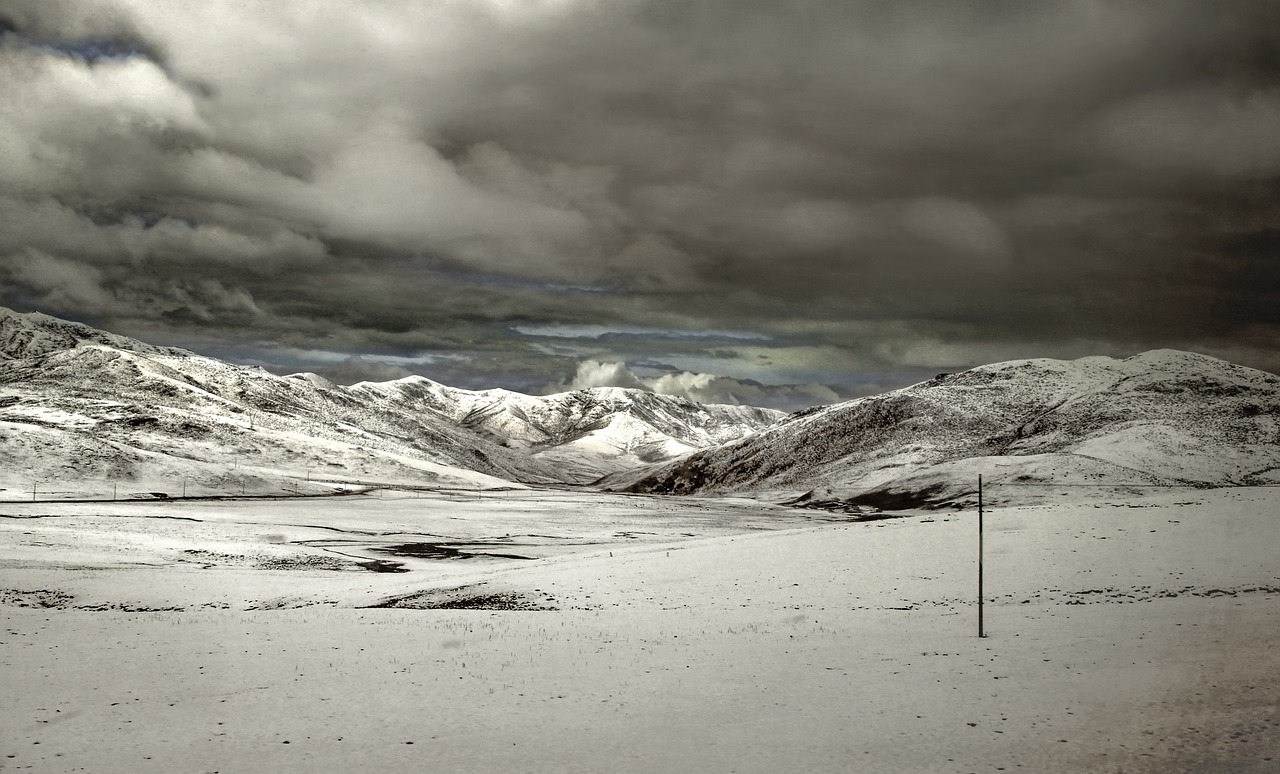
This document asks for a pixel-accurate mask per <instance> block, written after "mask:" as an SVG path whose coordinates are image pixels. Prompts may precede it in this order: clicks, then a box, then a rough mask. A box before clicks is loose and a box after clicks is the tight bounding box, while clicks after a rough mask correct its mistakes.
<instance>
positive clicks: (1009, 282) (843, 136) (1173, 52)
mask: <svg viewBox="0 0 1280 774" xmlns="http://www.w3.org/2000/svg"><path fill="white" fill-rule="evenodd" d="M1277 40H1280V3H1275V2H1270V1H1269V0H1256V2H1246V1H1244V0H1201V1H1198V2H1191V1H1190V0H1161V1H1160V2H1154V1H1151V0H1149V1H1146V2H1136V1H1128V0H1078V1H1076V0H1061V1H1060V2H1043V3H1039V2H1038V3H1027V2H1019V1H1015V0H1007V1H1006V0H938V1H937V2H916V1H914V0H894V1H893V2H890V1H888V0H881V1H867V2H854V1H853V0H813V1H806V0H759V1H757V0H696V1H695V2H676V1H675V0H362V1H359V2H357V1H356V0H323V1H321V0H202V1H201V2H187V1H185V0H183V1H178V0H77V2H48V0H0V304H2V305H4V306H8V307H10V308H13V309H16V310H19V311H33V310H38V311H42V312H45V313H48V314H52V315H56V316H60V317H66V318H71V319H75V320H80V321H83V322H87V323H89V324H92V325H96V326H98V327H102V328H106V329H108V330H111V331H114V332H117V333H124V334H127V335H131V336H136V337H138V338H141V339H143V340H146V341H149V342H152V343H156V344H167V345H176V346H183V347H186V348H188V349H192V350H194V351H196V352H200V353H202V354H208V355H212V356H216V357H221V358H224V359H228V360H232V361H234V362H240V363H248V364H257V365H262V366H263V367H265V368H267V369H268V370H271V371H273V372H276V373H291V372H297V371H314V372H316V373H320V374H322V375H325V376H328V377H329V378H332V379H334V380H336V381H339V382H342V383H350V382H353V381H358V380H366V379H374V380H383V379H394V378H399V377H403V376H407V375H410V374H423V375H425V376H428V377H430V378H432V379H435V380H437V381H440V382H443V383H446V384H451V385H454V386H458V387H466V388H471V389H481V388H489V387H505V388H509V389H516V390H520V391H524V392H530V393H538V394H541V393H548V392H555V391H560V390H565V389H572V388H577V387H588V386H629V387H640V388H644V389H650V390H655V391H658V392H663V393H667V394H675V395H683V396H686V397H691V398H693V399H695V400H702V401H706V402H730V403H750V404H755V405H765V406H772V407H777V408H783V409H787V410H793V409H798V408H802V407H805V406H809V405H816V404H825V403H831V402H835V401H838V400H843V399H848V398H852V397H857V396H860V395H866V394H871V393H875V392H880V391H883V390H887V389H892V388H896V387H901V386H905V385H907V384H911V383H914V382H918V381H921V380H924V379H927V378H929V377H931V376H933V375H934V374H936V373H939V372H945V371H955V370H960V369H964V368H968V367H972V366H974V365H979V364H983V363H989V362H996V361H1001V360H1010V359H1017V358H1025V357H1056V358H1074V357H1081V356H1086V355H1111V356H1128V355H1132V354H1136V353H1137V352H1141V351H1144V350H1147V349H1153V348H1162V347H1170V348H1176V349H1187V350H1192V351H1196V352H1202V353H1205V354H1209V355H1214V356H1217V357H1222V358H1225V359H1228V360H1231V361H1233V362H1237V363H1241V364H1244V365H1249V366H1253V367H1257V368H1262V369H1265V370H1269V371H1272V372H1276V371H1280V262H1278V256H1277V252H1278V250H1280V48H1278V47H1277V45H1276V41H1277Z"/></svg>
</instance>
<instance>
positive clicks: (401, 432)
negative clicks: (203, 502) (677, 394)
mask: <svg viewBox="0 0 1280 774" xmlns="http://www.w3.org/2000/svg"><path fill="white" fill-rule="evenodd" d="M780 416H781V414H779V413H777V412H770V411H766V410H758V409H750V408H744V407H736V406H733V407H704V406H700V405H698V404H694V403H690V402H688V401H680V400H678V399H674V398H667V397H664V396H657V395H653V394H651V393H646V392H643V391H633V390H616V391H605V392H604V393H602V392H601V391H599V390H586V391H580V392H575V393H564V394H562V395H554V396H546V397H534V396H525V395H517V394H515V393H505V392H502V391H487V392H481V393H474V392H470V391H467V390H458V389H454V388H449V387H445V386H444V385H438V384H436V383H434V382H431V381H430V380H427V379H423V378H420V377H415V378H411V379H407V380H400V381H397V382H391V383H386V384H377V383H362V384H359V385H355V386H351V387H346V386H340V385H336V384H333V383H331V382H329V381H327V380H325V379H323V378H321V377H319V376H316V375H314V374H293V375H290V376H276V375H273V374H270V373H268V372H266V371H264V370H262V369H260V368H254V367H246V366H239V365H233V364H229V363H225V362H222V361H219V360H216V359H213V358H208V357H203V356H200V355H197V354H194V353H191V352H188V351H185V350H181V349H174V348H165V347H155V346H151V345H149V344H145V343H143V342H140V341H137V340H134V339H130V338H126V337H123V336H117V335H114V334H110V333H106V332H103V331H99V330H96V329H94V328H91V327H89V326H86V325H82V324H79V323H73V322H68V321H65V320H59V319H57V318H53V317H49V316H47V315H43V314H38V313H36V314H18V313H15V312H12V311H9V310H3V309H0V452H3V453H4V455H5V459H6V461H7V462H8V465H6V468H5V472H4V474H3V476H2V478H3V481H0V486H3V487H7V488H9V489H11V490H12V489H15V488H17V489H24V488H27V487H30V486H32V485H35V486H37V488H41V489H45V490H48V491H54V490H55V489H56V488H57V487H62V488H64V489H66V488H75V487H77V486H80V487H81V488H83V487H82V486H81V484H82V483H83V482H98V490H97V491H98V493H99V494H101V491H103V490H102V487H105V486H107V484H106V482H108V481H112V482H125V483H126V484H128V485H129V486H130V487H132V488H133V489H143V490H155V491H157V492H164V493H169V494H174V493H176V491H177V490H178V488H179V487H182V489H183V490H185V491H188V493H189V494H190V493H192V492H194V493H228V492H233V493H234V492H236V491H239V490H243V491H245V492H246V493H248V492H251V491H258V492H269V491H281V489H282V488H284V489H286V490H289V491H295V490H296V491H321V490H322V489H323V487H321V485H319V484H318V483H317V482H318V481H320V480H325V481H346V482H352V481H387V482H398V483H405V484H421V485H449V486H454V485H457V486H469V487H474V486H502V485H506V484H508V483H510V482H522V483H536V484H555V483H583V482H589V481H591V480H594V479H596V478H599V477H600V476H601V475H604V474H606V473H609V472H612V471H616V470H619V469H621V468H624V467H627V466H628V465H629V464H631V461H632V460H641V459H643V460H648V461H652V460H660V459H667V458H670V457H672V456H674V455H676V454H679V453H682V452H685V451H688V450H691V449H694V448H698V447H700V446H706V445H709V444H713V443H715V442H717V441H721V440H727V439H732V438H738V437H741V436H743V435H745V434H748V433H750V432H753V431H754V430H756V429H758V428H760V427H763V426H765V425H767V424H769V423H771V422H773V421H775V420H776V419H777V418H779V417H780ZM311 479H315V481H312V480H311ZM76 482H81V483H76ZM108 488H109V487H108Z"/></svg>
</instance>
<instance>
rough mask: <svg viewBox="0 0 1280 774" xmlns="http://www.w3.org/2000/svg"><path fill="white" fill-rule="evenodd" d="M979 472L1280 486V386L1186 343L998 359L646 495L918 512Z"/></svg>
mask: <svg viewBox="0 0 1280 774" xmlns="http://www.w3.org/2000/svg"><path fill="white" fill-rule="evenodd" d="M979 474H986V477H987V480H988V481H990V482H992V483H993V484H997V485H1001V484H1003V485H1005V488H1004V490H1003V494H1004V496H1007V495H1008V492H1009V491H1011V490H1012V489H1013V487H1009V486H1008V485H1009V484H1019V485H1022V486H1023V487H1024V488H1025V489H1026V490H1029V489H1030V487H1027V486H1026V485H1033V484H1046V483H1054V484H1062V483H1074V484H1080V483H1108V484H1122V483H1133V484H1156V483H1169V484H1193V485H1208V486H1215V485H1229V484H1257V483H1274V482H1280V377H1277V376H1275V375H1273V374H1269V373H1265V372H1263V371H1257V370H1253V369H1250V368H1244V367H1242V366H1237V365H1233V364H1231V363H1227V362H1225V361H1222V360H1217V359H1214V358H1211V357H1206V356H1204V355H1197V354H1192V353H1189V352H1179V351H1173V350H1155V351H1151V352H1146V353H1143V354H1141V355H1137V356H1135V357H1131V358H1128V359H1125V360H1115V359H1111V358H1106V357H1089V358H1083V359H1080V360H1074V361H1060V360H1046V359H1035V360H1018V361H1011V362H1007V363H996V364H994V365H988V366H982V367H979V368H975V369H973V370H971V371H966V372H963V373H958V374H943V375H939V376H938V377H936V378H934V379H931V380H929V381H927V382H924V383H922V384H917V385H915V386H912V387H907V388H905V389H901V390H897V391H894V392H890V393H886V394H884V395H877V396H874V397H868V398H861V399H858V400H853V401H849V402H846V403H840V404H836V405H833V406H826V407H822V408H818V409H812V410H809V411H807V412H800V413H798V414H795V415H792V416H791V417H789V418H788V419H787V420H785V421H784V422H782V423H780V424H778V425H775V426H774V427H772V428H770V429H768V430H765V431H763V432H761V433H759V434H757V435H754V436H751V437H749V438H746V439H743V440H740V441H736V442H733V443H730V444H727V445H724V446H721V447H717V448H714V449H708V450H704V451H701V452H697V453H694V454H692V455H690V456H688V457H686V458H683V459H681V460H679V461H676V462H674V463H670V464H667V465H664V466H660V467H655V468H651V469H650V470H649V471H648V474H647V475H646V476H645V477H643V478H641V479H640V480H638V481H637V482H635V483H634V484H633V486H632V487H631V488H632V489H634V490H636V491H644V492H673V493H693V492H771V493H774V494H777V495H790V496H799V497H801V498H802V501H808V502H813V501H829V502H843V503H855V504H857V503H860V504H866V505H871V506H877V507H911V506H913V505H929V504H932V505H937V504H942V503H948V502H950V503H955V502H958V501H960V500H965V501H968V500H971V499H972V489H973V488H974V484H975V483H976V480H977V476H978V475H979ZM1021 499H1025V498H1021Z"/></svg>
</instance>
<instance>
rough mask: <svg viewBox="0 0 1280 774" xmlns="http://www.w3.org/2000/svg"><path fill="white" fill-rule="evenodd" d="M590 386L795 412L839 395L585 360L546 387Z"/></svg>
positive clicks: (557, 389)
mask: <svg viewBox="0 0 1280 774" xmlns="http://www.w3.org/2000/svg"><path fill="white" fill-rule="evenodd" d="M593 387H627V388H631V389H638V390H646V391H648V392H656V393H658V394H659V395H673V396H677V397H681V398H687V399H688V400H692V401H695V402H697V403H724V404H730V405H746V406H764V407H766V408H780V409H783V410H794V409H797V408H803V407H806V406H812V405H815V404H821V403H835V402H837V401H839V400H840V399H841V398H840V396H839V395H838V394H837V393H836V392H835V391H834V390H832V389H831V388H830V387H826V386H824V385H821V384H781V385H771V384H761V383H759V382H754V381H742V380H739V379H733V378H730V377H726V376H716V375H714V374H704V373H692V372H690V371H677V372H674V373H665V374H660V375H658V376H652V377H641V376H637V375H636V374H635V373H634V372H633V371H631V369H630V368H628V367H627V365H626V364H625V363H616V362H615V363H609V362H601V361H598V360H584V361H582V362H580V363H578V368H577V371H576V373H575V374H574V375H573V378H571V379H569V380H568V381H567V382H561V383H559V384H553V385H548V386H547V387H546V388H545V391H546V392H563V391H568V390H585V389H591V388H593Z"/></svg>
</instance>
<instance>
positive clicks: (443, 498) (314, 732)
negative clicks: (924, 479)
mask: <svg viewBox="0 0 1280 774" xmlns="http://www.w3.org/2000/svg"><path fill="white" fill-rule="evenodd" d="M1278 504H1280V489H1277V488H1271V487H1250V488H1232V489H1213V490H1204V489H1187V490H1181V489H1155V490H1150V492H1149V493H1148V494H1145V495H1141V496H1130V497H1124V498H1122V497H1119V496H1114V497H1113V496H1110V495H1107V496H1099V497H1094V498H1092V499H1090V500H1088V501H1077V502H1073V501H1070V500H1063V501H1061V502H1057V503H1049V504H1041V505H1024V506H1019V507H1002V508H999V509H997V510H995V511H993V512H992V513H990V514H988V518H987V526H988V531H987V549H988V550H987V561H986V569H987V590H988V597H989V603H988V605H987V607H986V620H987V629H988V633H989V636H988V637H986V638H984V639H979V638H978V637H977V636H976V620H975V615H976V606H975V601H974V591H975V588H974V585H975V553H976V530H975V527H976V514H975V513H974V512H972V511H967V510H966V511H933V512H929V513H920V514H915V515H908V516H906V517H904V518H899V519H891V520H884V521H873V522H851V521H844V522H841V521H830V520H831V519H837V518H839V517H837V516H834V515H831V514H826V513H823V512H813V511H792V510H788V509H782V508H778V507H772V506H763V505H760V504H758V503H751V502H749V501H740V500H699V499H688V498H648V497H625V496H607V495H598V494H590V493H570V492H552V491H539V490H533V491H512V492H483V493H475V492H472V493H466V494H463V493H453V494H450V493H435V494H422V493H414V492H394V491H387V492H384V493H382V496H381V497H380V496H379V494H378V492H370V493H369V494H366V495H363V496H360V497H354V496H353V497H335V498H323V499H296V500H279V501H270V500H244V501H204V502H199V501H196V502H172V503H145V502H126V503H102V504H87V503H45V502H37V503H25V504H24V503H5V504H2V505H0V515H3V516H4V518H0V588H3V589H5V591H4V592H2V593H3V595H4V596H3V605H0V616H3V618H4V625H3V627H2V631H0V685H2V686H3V687H4V694H5V704H6V707H5V711H4V712H3V713H0V769H3V770H14V771H20V770H32V771H41V772H46V771H49V772H57V771H93V772H148V771H155V772H178V771H181V772H186V771H192V772H207V771H218V772H238V771H255V772H256V771H282V772H287V771H299V772H301V771H307V772H329V771H334V772H336V771H449V772H466V771H547V772H552V771H554V772H598V771H634V772H654V771H663V772H665V771H679V772H730V771H736V772H779V771H805V772H825V771H830V772H836V771H839V772H848V771H865V772H911V771H921V772H952V771H955V772H969V771H1000V770H1003V771H1026V772H1055V771H1061V772H1076V771H1105V772H1176V771H1196V772H1205V771H1209V772H1214V771H1222V772H1225V771H1231V772H1272V771H1276V770H1278V769H1280V649H1277V648H1276V647H1275V645H1276V641H1277V634H1280V604H1277V602H1278V598H1280V519H1277V518H1276V514H1277V513H1278V512H1280V508H1278V507H1277V505H1278ZM824 520H825V521H824ZM646 533H647V534H646ZM415 543H416V544H422V543H433V544H435V545H436V546H437V547H438V545H439V544H441V543H445V544H448V546H449V547H452V548H453V549H455V550H458V551H462V552H463V553H466V552H468V551H469V552H472V553H473V554H485V553H488V554H494V553H497V554H508V555H522V556H535V557H540V558H538V559H536V560H530V559H515V558H510V556H491V555H490V556H473V558H470V559H466V558H453V559H427V558H416V557H404V556H399V557H397V556H394V555H388V554H384V553H378V552H377V551H375V550H374V549H375V548H378V547H385V546H387V545H394V544H415ZM192 551H194V552H203V553H189V552H192ZM377 557H381V558H382V559H384V560H388V561H397V562H402V563H403V568H407V569H408V570H409V571H408V572H399V573H391V572H370V571H368V570H366V569H362V568H361V566H360V565H359V564H356V563H357V562H360V561H365V560H369V559H372V558H377ZM397 600H398V602H397ZM376 604H401V605H409V606H416V608H418V609H413V608H394V607H392V608H388V607H376V608H371V607H367V606H369V605H376ZM438 605H452V606H454V607H453V608H448V607H446V608H444V609H439V608H434V607H433V606H438ZM468 605H469V606H473V607H480V608H485V607H488V608H494V607H507V608H521V607H523V608H524V609H456V608H457V607H458V606H468ZM164 608H173V609H164ZM424 608H425V609H424Z"/></svg>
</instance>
